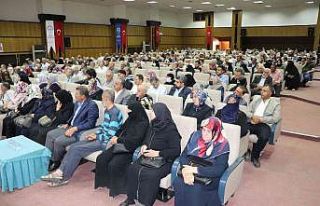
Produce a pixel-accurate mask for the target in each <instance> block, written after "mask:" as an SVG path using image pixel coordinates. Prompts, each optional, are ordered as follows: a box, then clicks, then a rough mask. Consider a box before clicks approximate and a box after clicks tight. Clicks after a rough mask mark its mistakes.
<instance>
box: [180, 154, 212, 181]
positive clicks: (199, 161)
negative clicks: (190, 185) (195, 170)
mask: <svg viewBox="0 0 320 206" xmlns="http://www.w3.org/2000/svg"><path fill="white" fill-rule="evenodd" d="M188 158H189V164H188V165H190V166H192V167H208V166H212V162H209V161H207V160H205V159H203V158H200V157H197V156H192V155H190V156H188ZM182 169H183V167H180V169H179V170H178V176H179V177H182V178H183V176H182ZM194 181H195V182H196V183H199V184H202V185H209V184H211V183H212V181H213V180H212V179H211V178H209V177H203V176H199V175H198V174H194Z"/></svg>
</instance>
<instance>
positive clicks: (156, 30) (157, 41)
mask: <svg viewBox="0 0 320 206" xmlns="http://www.w3.org/2000/svg"><path fill="white" fill-rule="evenodd" d="M160 40H161V37H160V26H156V27H155V42H156V47H158V46H159V44H160Z"/></svg>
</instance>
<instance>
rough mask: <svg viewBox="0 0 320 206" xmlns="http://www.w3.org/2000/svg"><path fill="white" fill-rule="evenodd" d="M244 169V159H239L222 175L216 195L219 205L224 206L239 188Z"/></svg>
mask: <svg viewBox="0 0 320 206" xmlns="http://www.w3.org/2000/svg"><path fill="white" fill-rule="evenodd" d="M243 167H244V159H243V158H242V157H239V158H238V159H237V160H236V161H235V162H234V163H233V164H232V165H231V166H229V167H228V168H227V169H226V171H225V172H224V173H223V175H222V177H221V178H220V182H219V189H218V195H219V199H220V202H221V204H223V205H224V204H225V203H226V202H227V201H228V199H229V198H230V197H231V196H232V195H233V194H234V193H235V191H236V190H237V188H238V187H239V184H240V180H241V177H242V172H243Z"/></svg>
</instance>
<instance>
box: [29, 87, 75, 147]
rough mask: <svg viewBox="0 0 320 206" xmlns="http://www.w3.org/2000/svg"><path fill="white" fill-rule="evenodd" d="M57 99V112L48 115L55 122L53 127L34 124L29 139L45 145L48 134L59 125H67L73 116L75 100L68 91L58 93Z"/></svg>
mask: <svg viewBox="0 0 320 206" xmlns="http://www.w3.org/2000/svg"><path fill="white" fill-rule="evenodd" d="M56 98H57V99H58V102H57V106H56V109H55V111H54V112H53V113H52V114H51V115H48V117H49V118H50V119H51V120H53V121H52V123H51V125H50V126H48V127H43V126H41V125H40V124H39V123H38V122H36V123H34V124H33V125H32V127H31V128H30V131H29V132H30V133H29V138H30V139H32V140H33V141H35V142H38V143H39V144H42V145H44V144H45V142H46V136H47V133H48V132H49V131H50V130H52V129H55V128H57V126H58V125H61V124H66V123H67V121H68V120H69V119H70V117H71V116H72V114H73V107H74V104H73V98H72V95H71V94H70V92H68V91H66V90H60V91H58V93H56Z"/></svg>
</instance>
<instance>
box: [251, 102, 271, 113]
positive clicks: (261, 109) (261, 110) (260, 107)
mask: <svg viewBox="0 0 320 206" xmlns="http://www.w3.org/2000/svg"><path fill="white" fill-rule="evenodd" d="M269 102H270V99H267V100H265V101H263V100H262V101H261V102H260V104H259V105H258V107H257V109H256V111H255V112H254V115H255V116H258V117H263V114H264V110H266V107H267V106H268V104H269Z"/></svg>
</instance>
